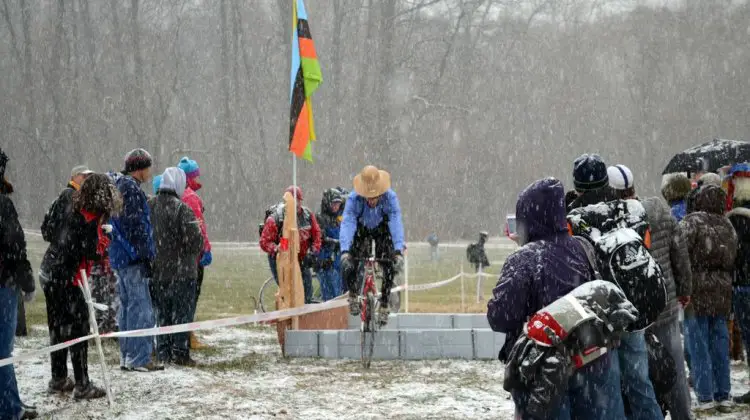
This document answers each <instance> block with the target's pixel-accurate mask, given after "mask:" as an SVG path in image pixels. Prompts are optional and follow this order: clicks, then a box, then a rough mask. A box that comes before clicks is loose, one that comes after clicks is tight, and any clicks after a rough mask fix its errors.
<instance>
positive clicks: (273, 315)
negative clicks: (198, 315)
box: [0, 274, 476, 366]
mask: <svg viewBox="0 0 750 420" xmlns="http://www.w3.org/2000/svg"><path fill="white" fill-rule="evenodd" d="M463 275H464V276H470V277H471V276H476V275H466V274H463ZM461 276H462V274H457V275H456V276H454V277H451V278H449V279H446V280H441V281H438V282H434V283H424V284H410V285H408V286H407V285H401V286H398V287H394V288H393V289H392V290H391V292H392V293H396V292H400V291H404V290H406V289H407V288H408V289H409V290H410V291H423V290H430V289H437V288H439V287H443V286H445V285H447V284H450V283H452V282H454V281H456V280H458V279H460V278H461ZM342 297H344V296H339V297H338V298H336V299H334V300H329V301H328V302H323V303H318V304H308V305H305V306H301V307H299V308H291V309H283V310H279V311H273V312H266V313H259V314H253V315H242V316H237V317H233V318H223V319H215V320H210V321H199V322H190V323H187V324H179V325H170V326H167V327H154V328H147V329H142V330H131V331H119V332H114V333H107V334H101V335H99V336H100V337H102V338H116V337H150V336H156V335H164V334H176V333H183V332H189V331H199V330H209V329H214V328H221V327H234V326H238V325H244V324H251V323H269V322H271V321H275V320H278V319H281V318H290V317H295V316H300V315H306V314H311V313H315V312H320V311H325V310H328V309H335V308H341V307H344V306H347V305H348V303H347V301H346V300H344V299H341V298H342ZM93 338H96V334H89V335H87V336H84V337H80V338H76V339H73V340H69V341H66V342H64V343H60V344H56V345H54V346H50V347H45V348H42V349H39V350H32V351H28V352H24V353H23V354H19V355H17V356H14V357H9V358H7V359H2V360H0V366H5V365H9V364H13V363H17V362H21V361H24V360H29V359H33V358H36V357H40V356H44V355H46V354H49V353H52V352H54V351H58V350H62V349H65V348H68V347H70V346H74V345H76V344H78V343H81V342H83V341H87V340H91V339H93Z"/></svg>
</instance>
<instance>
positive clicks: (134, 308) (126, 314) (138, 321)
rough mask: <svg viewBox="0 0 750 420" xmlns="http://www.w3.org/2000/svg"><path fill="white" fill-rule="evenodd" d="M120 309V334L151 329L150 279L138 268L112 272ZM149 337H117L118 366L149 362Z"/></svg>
mask: <svg viewBox="0 0 750 420" xmlns="http://www.w3.org/2000/svg"><path fill="white" fill-rule="evenodd" d="M115 274H116V275H117V293H118V294H119V295H120V308H119V311H118V312H117V322H118V323H119V324H120V331H130V330H140V329H145V328H153V327H154V325H155V321H154V308H153V306H152V303H151V292H150V291H149V287H148V283H149V281H151V280H150V279H148V278H146V277H145V276H144V267H143V266H142V265H131V266H129V267H126V268H121V269H119V270H115ZM153 349H154V338H153V337H127V338H126V337H120V365H122V366H127V367H131V368H137V367H142V366H145V365H147V364H148V363H149V362H150V361H151V351H152V350H153Z"/></svg>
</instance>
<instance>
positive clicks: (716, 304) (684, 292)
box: [487, 154, 750, 419]
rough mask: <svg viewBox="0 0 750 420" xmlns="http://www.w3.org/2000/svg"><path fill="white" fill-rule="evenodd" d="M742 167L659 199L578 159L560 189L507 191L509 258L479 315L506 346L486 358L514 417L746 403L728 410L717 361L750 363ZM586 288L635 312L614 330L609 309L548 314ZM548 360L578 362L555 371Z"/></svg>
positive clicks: (621, 175)
mask: <svg viewBox="0 0 750 420" xmlns="http://www.w3.org/2000/svg"><path fill="white" fill-rule="evenodd" d="M746 167H747V165H735V167H733V168H731V170H730V171H728V174H727V175H726V176H725V177H724V179H722V177H721V176H719V175H718V174H716V173H698V174H693V177H692V180H691V179H690V178H688V175H686V174H684V173H677V174H669V175H666V176H665V177H664V181H663V185H662V189H661V191H662V195H663V197H641V196H639V195H638V194H637V190H636V184H635V182H634V179H635V178H634V175H633V173H632V172H631V171H630V169H629V168H628V167H626V166H625V165H614V166H610V167H607V166H606V165H605V163H604V161H603V160H602V159H601V157H600V156H598V155H596V154H591V155H589V154H584V155H582V156H580V157H579V158H578V159H576V160H575V162H574V164H573V178H574V185H575V188H574V189H573V190H571V191H568V192H567V193H566V192H565V190H564V188H563V185H562V183H561V182H560V181H559V180H557V179H555V178H546V179H542V180H539V181H536V182H534V183H533V184H531V185H530V186H528V187H527V188H526V189H524V190H523V191H522V192H521V193H520V195H519V198H518V202H517V205H516V215H515V217H516V224H517V237H516V238H515V239H516V241H517V243H518V244H519V245H520V246H521V248H520V249H518V250H517V251H516V252H514V253H513V254H512V255H511V256H510V257H508V259H507V260H506V262H505V265H504V266H503V269H502V274H501V277H500V280H499V281H498V284H497V286H496V287H495V289H494V291H493V297H492V298H491V299H490V301H489V303H488V312H487V316H488V320H489V321H490V325H491V326H492V328H493V329H494V330H496V331H499V332H503V333H506V334H507V336H506V341H505V345H504V347H503V350H502V351H501V352H500V359H501V361H503V362H505V363H506V382H505V389H506V390H508V391H510V392H511V395H512V397H513V401H514V403H515V406H516V418H518V419H540V418H549V419H593V418H596V419H603V418H609V419H621V418H627V419H663V418H665V416H666V415H667V414H669V416H670V418H671V419H693V418H695V417H694V415H695V414H698V415H705V414H710V413H713V412H719V413H729V412H733V411H734V410H736V409H737V407H735V405H736V404H750V393H748V394H745V395H735V396H734V398H733V396H732V395H731V383H730V360H731V359H732V358H733V357H734V358H735V359H742V358H743V356H744V355H742V353H741V352H738V351H737V350H736V348H737V347H738V346H742V345H743V344H744V348H745V350H746V351H747V355H746V360H747V361H750V277H748V275H749V273H750V271H749V270H750V269H749V268H748V267H749V266H748V264H750V251H749V250H750V172H749V171H747V169H746ZM595 279H604V280H608V281H610V282H613V283H615V284H616V285H618V286H619V288H620V289H621V290H622V291H623V292H624V295H625V297H626V298H627V299H628V300H629V302H631V303H632V304H633V306H634V307H635V308H636V309H637V317H635V318H634V319H633V320H632V322H629V326H628V327H627V328H625V329H624V330H623V331H617V330H616V329H613V328H612V324H611V323H610V322H611V321H608V319H611V318H612V315H613V314H615V313H616V312H615V309H612V308H611V306H612V301H610V302H606V301H605V302H602V301H597V306H596V308H599V310H600V313H599V315H598V316H592V317H588V318H586V317H583V318H580V319H579V318H578V317H579V315H581V314H583V313H585V311H584V309H582V308H581V307H579V309H578V310H576V309H575V307H576V305H567V306H566V305H563V304H561V302H563V303H564V302H570V301H571V300H573V299H571V296H580V294H581V292H580V290H582V289H581V288H583V287H585V284H586V283H588V282H591V281H592V280H595ZM595 300H596V297H595V296H593V295H592V296H590V297H588V299H587V300H585V301H587V302H589V303H591V302H593V301H595ZM561 307H564V308H568V309H567V310H560V308H561ZM592 319H593V320H592ZM571 320H577V321H575V322H573V321H571ZM730 330H731V331H730ZM538 331H542V333H541V334H538V333H536V332H538ZM739 337H741V338H739ZM550 346H552V347H554V348H556V352H557V353H555V354H554V355H553V354H552V353H550V350H549V348H550ZM731 349H735V350H734V351H733V352H732V351H730V350H731ZM561 351H562V352H568V353H569V354H573V355H575V354H578V352H582V354H585V355H590V356H589V357H584V358H576V357H573V358H572V361H570V362H569V361H568V360H560V358H559V357H558V355H559V352H561ZM731 353H734V354H731ZM532 356H533V357H532ZM561 363H562V365H564V366H566V367H567V368H568V369H567V370H566V369H559V365H560V364H561ZM560 372H563V373H560ZM688 372H689V374H688ZM508 378H513V380H509V379H508ZM519 378H520V379H519ZM550 384H551V385H550ZM548 385H549V386H548ZM690 388H692V389H693V391H694V394H695V399H696V401H694V402H691V399H692V398H691V393H690Z"/></svg>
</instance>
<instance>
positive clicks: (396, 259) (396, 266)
mask: <svg viewBox="0 0 750 420" xmlns="http://www.w3.org/2000/svg"><path fill="white" fill-rule="evenodd" d="M393 270H394V271H395V272H396V273H402V272H403V271H404V256H403V255H402V254H401V251H396V252H395V253H394V255H393Z"/></svg>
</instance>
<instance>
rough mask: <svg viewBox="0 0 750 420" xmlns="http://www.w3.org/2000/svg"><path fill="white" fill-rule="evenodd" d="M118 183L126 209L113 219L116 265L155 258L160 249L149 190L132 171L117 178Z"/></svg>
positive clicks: (112, 250)
mask: <svg viewBox="0 0 750 420" xmlns="http://www.w3.org/2000/svg"><path fill="white" fill-rule="evenodd" d="M116 186H117V189H118V190H119V191H120V194H122V202H123V209H122V212H121V213H120V215H119V216H118V217H115V218H112V220H111V222H112V226H113V228H114V235H113V236H114V237H113V240H112V244H111V245H110V248H109V259H110V263H111V265H112V268H115V269H117V268H124V267H127V266H129V265H132V264H138V263H142V262H145V261H153V259H154V255H155V252H156V251H155V247H154V240H153V229H152V227H151V210H150V208H149V206H148V200H147V198H146V193H144V192H143V190H141V187H140V186H139V185H138V183H137V182H136V180H135V179H134V178H133V177H131V176H129V175H126V176H123V177H120V178H119V179H117V182H116Z"/></svg>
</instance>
